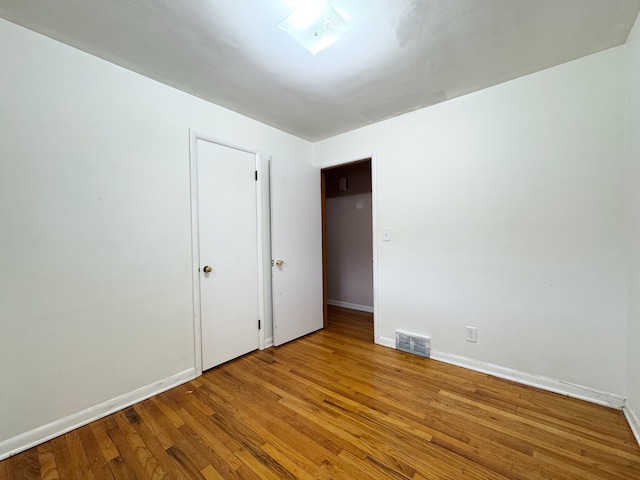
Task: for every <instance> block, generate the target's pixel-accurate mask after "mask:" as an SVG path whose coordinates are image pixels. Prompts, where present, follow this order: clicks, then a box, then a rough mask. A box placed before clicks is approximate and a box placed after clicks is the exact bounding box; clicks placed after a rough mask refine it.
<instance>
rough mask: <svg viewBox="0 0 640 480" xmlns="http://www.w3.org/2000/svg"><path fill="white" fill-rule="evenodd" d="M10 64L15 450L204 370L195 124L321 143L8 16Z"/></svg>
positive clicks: (302, 155)
mask: <svg viewBox="0 0 640 480" xmlns="http://www.w3.org/2000/svg"><path fill="white" fill-rule="evenodd" d="M0 65H2V68H1V69H0V85H1V86H2V88H0V110H1V111H0V162H1V172H0V222H1V225H2V226H1V228H0V295H1V300H0V322H1V332H0V379H1V383H2V387H1V388H0V412H2V413H1V414H0V417H1V418H2V420H1V421H0V457H1V456H2V455H3V454H6V453H7V450H10V449H11V448H15V447H16V442H12V441H10V439H12V438H15V436H17V435H20V434H23V433H25V432H28V431H32V429H35V428H36V427H42V426H46V425H49V424H51V422H56V421H59V420H60V419H61V418H62V417H65V416H68V415H77V414H78V412H80V411H82V410H83V409H87V408H91V407H93V406H95V405H98V404H101V403H103V402H107V401H110V400H111V399H114V398H116V397H118V396H120V395H128V394H131V392H134V395H135V390H136V389H138V388H140V387H145V386H149V385H152V384H154V383H155V382H159V381H162V380H164V379H167V378H172V377H174V378H179V377H181V376H184V375H188V374H189V372H192V369H193V367H194V347H193V342H194V332H193V304H192V281H191V226H190V205H189V202H190V200H189V199H190V190H189V128H194V129H197V130H199V131H203V132H207V133H210V134H213V135H216V136H219V137H221V138H224V139H227V140H228V141H230V142H234V143H237V144H242V145H245V146H247V147H249V148H257V149H261V150H262V151H263V153H264V157H265V158H268V157H269V155H273V158H274V162H278V161H279V159H286V160H288V161H293V160H298V161H309V162H310V161H311V145H310V144H309V143H308V142H306V141H303V140H300V139H298V138H295V137H293V136H290V135H288V134H284V133H282V132H280V131H277V130H275V129H273V128H271V127H267V126H265V125H263V124H260V123H258V122H255V121H253V120H250V119H248V118H246V117H243V116H241V115H238V114H235V113H233V112H230V111H228V110H225V109H223V108H220V107H217V106H214V105H212V104H209V103H207V102H204V101H202V100H199V99H197V98H194V97H192V96H189V95H187V94H184V93H181V92H179V91H177V90H174V89H172V88H169V87H166V86H164V85H161V84H159V83H156V82H154V81H151V80H149V79H147V78H144V77H141V76H139V75H137V74H134V73H132V72H130V71H127V70H124V69H122V68H119V67H116V66H114V65H112V64H109V63H107V62H105V61H103V60H100V59H98V58H95V57H92V56H90V55H87V54H85V53H82V52H80V51H77V50H74V49H72V48H70V47H67V46H65V45H62V44H60V43H57V42H55V41H52V40H50V39H48V38H45V37H43V36H40V35H38V34H35V33H33V32H30V31H28V30H25V29H23V28H21V27H18V26H15V25H13V24H11V23H8V22H6V21H3V20H0ZM265 178H266V176H265ZM267 206H268V203H267ZM267 224H268V222H267ZM268 274H270V272H268ZM268 327H269V328H271V326H270V325H269V326H268ZM267 335H270V334H269V333H267ZM37 435H38V433H37V432H36V433H34V434H33V435H31V436H27V437H25V438H26V440H29V439H33V438H35V437H37ZM3 442H4V443H3ZM3 449H4V451H3Z"/></svg>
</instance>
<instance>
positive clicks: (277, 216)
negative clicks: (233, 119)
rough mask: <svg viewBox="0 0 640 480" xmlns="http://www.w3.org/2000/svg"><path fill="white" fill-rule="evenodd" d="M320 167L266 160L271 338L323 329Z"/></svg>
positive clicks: (286, 338)
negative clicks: (269, 177)
mask: <svg viewBox="0 0 640 480" xmlns="http://www.w3.org/2000/svg"><path fill="white" fill-rule="evenodd" d="M321 217H322V214H321V203H320V169H319V168H315V167H312V166H311V165H308V164H305V163H304V162H302V161H299V162H294V161H286V160H282V159H277V160H276V161H273V162H272V163H271V251H272V257H271V258H273V260H274V265H273V266H272V274H273V283H272V291H273V343H274V345H276V346H278V345H282V344H283V343H286V342H289V341H291V340H294V339H296V338H298V337H301V336H303V335H306V334H308V333H311V332H314V331H316V330H319V329H321V328H322V325H323V318H322V222H321Z"/></svg>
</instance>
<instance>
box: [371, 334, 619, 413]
mask: <svg viewBox="0 0 640 480" xmlns="http://www.w3.org/2000/svg"><path fill="white" fill-rule="evenodd" d="M379 340H380V341H379V344H380V345H383V346H385V347H391V348H395V343H396V342H395V339H390V338H382V337H381V338H380V339H379ZM431 359H433V360H437V361H439V362H444V363H448V364H450V365H456V366H458V367H463V368H467V369H469V370H474V371H476V372H481V373H486V374H487V375H492V376H494V377H499V378H504V379H505V380H511V381H513V382H516V383H521V384H524V385H529V386H531V387H536V388H540V389H542V390H547V391H549V392H554V393H559V394H561V395H566V396H568V397H572V398H577V399H579V400H585V401H587V402H591V403H597V404H598V405H604V406H606V407H611V408H615V409H617V410H622V408H623V407H624V405H625V397H623V396H622V395H617V394H615V393H609V392H603V391H601V390H596V389H593V388H589V387H584V386H582V385H576V384H573V383H569V382H563V381H562V380H556V379H554V378H549V377H543V376H541V375H535V374H532V373H526V372H521V371H519V370H513V369H511V368H507V367H502V366H500V365H494V364H492V363H485V362H481V361H479V360H474V359H472V358H467V357H461V356H459V355H453V354H450V353H442V352H436V351H433V350H431Z"/></svg>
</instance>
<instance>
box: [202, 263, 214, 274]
mask: <svg viewBox="0 0 640 480" xmlns="http://www.w3.org/2000/svg"><path fill="white" fill-rule="evenodd" d="M202 270H203V271H204V273H211V272H213V268H211V267H210V266H209V265H205V267H204V268H203V269H202Z"/></svg>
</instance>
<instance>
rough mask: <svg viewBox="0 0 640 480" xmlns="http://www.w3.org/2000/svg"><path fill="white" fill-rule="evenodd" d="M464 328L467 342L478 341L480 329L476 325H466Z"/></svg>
mask: <svg viewBox="0 0 640 480" xmlns="http://www.w3.org/2000/svg"><path fill="white" fill-rule="evenodd" d="M464 330H465V335H464V336H465V340H466V341H467V342H472V343H478V329H477V328H476V327H464Z"/></svg>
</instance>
